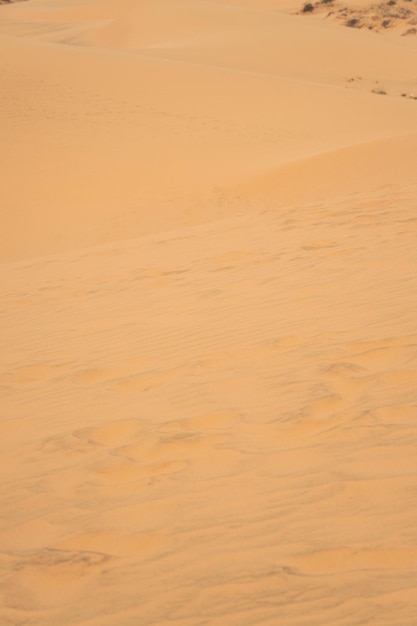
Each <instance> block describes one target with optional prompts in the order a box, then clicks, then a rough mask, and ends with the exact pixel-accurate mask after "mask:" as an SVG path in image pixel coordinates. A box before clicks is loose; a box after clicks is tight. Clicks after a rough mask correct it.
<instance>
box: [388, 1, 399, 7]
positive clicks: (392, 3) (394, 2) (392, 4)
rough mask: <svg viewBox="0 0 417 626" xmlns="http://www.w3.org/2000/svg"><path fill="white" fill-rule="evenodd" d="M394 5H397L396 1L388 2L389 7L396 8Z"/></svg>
mask: <svg viewBox="0 0 417 626" xmlns="http://www.w3.org/2000/svg"><path fill="white" fill-rule="evenodd" d="M394 4H397V3H396V1H395V0H388V2H387V5H388V6H389V7H393V6H394Z"/></svg>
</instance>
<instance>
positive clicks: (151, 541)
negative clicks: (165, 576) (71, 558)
mask: <svg viewBox="0 0 417 626" xmlns="http://www.w3.org/2000/svg"><path fill="white" fill-rule="evenodd" d="M166 542H167V538H166V537H165V535H163V534H158V533H149V532H143V533H129V532H126V533H116V532H107V531H105V532H103V531H97V532H86V533H81V534H79V535H76V536H75V537H71V538H70V539H66V540H65V541H62V542H61V543H60V544H59V545H60V547H62V548H65V549H67V550H77V551H83V552H84V551H88V552H98V553H104V554H107V555H111V556H118V557H124V556H127V557H132V556H140V557H144V556H146V555H148V554H152V553H154V552H156V551H158V550H159V549H160V548H161V547H163V546H164V545H165V544H166Z"/></svg>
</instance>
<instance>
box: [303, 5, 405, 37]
mask: <svg viewBox="0 0 417 626" xmlns="http://www.w3.org/2000/svg"><path fill="white" fill-rule="evenodd" d="M301 12H302V13H306V14H311V13H314V14H315V13H325V12H326V13H327V15H326V17H327V18H331V19H333V20H336V21H338V22H341V23H342V24H344V25H345V26H348V27H350V28H367V29H368V30H373V31H375V32H381V31H384V30H387V29H392V30H395V31H397V32H398V33H399V34H400V35H402V36H408V35H416V34H417V1H416V0H387V1H386V2H380V3H378V4H371V5H369V6H367V7H350V6H348V5H346V4H342V3H339V2H337V1H335V0H320V1H319V2H315V3H314V4H312V3H307V4H304V6H303V8H302V10H301Z"/></svg>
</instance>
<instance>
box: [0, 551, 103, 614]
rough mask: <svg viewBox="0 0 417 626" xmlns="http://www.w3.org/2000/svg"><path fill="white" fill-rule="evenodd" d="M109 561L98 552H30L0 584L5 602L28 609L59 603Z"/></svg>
mask: <svg viewBox="0 0 417 626" xmlns="http://www.w3.org/2000/svg"><path fill="white" fill-rule="evenodd" d="M109 560H110V557H109V556H108V555H106V554H100V553H97V552H80V551H70V550H52V549H46V550H42V551H41V552H37V553H31V554H29V555H27V556H26V557H24V558H22V559H21V560H20V561H18V562H17V564H16V565H15V567H14V573H13V574H12V576H11V577H10V578H9V579H8V580H7V581H6V582H5V583H4V584H3V585H2V588H1V592H2V596H3V601H4V604H5V605H6V606H8V607H10V608H19V609H20V610H22V609H24V610H27V611H33V610H40V609H43V608H48V607H54V606H62V604H63V603H65V602H70V601H71V599H72V597H74V595H75V594H77V592H79V590H80V588H81V587H83V585H85V583H86V582H87V581H88V579H90V578H91V577H93V576H96V575H97V574H99V573H100V572H101V571H103V568H104V567H105V566H106V564H107V563H108V562H109Z"/></svg>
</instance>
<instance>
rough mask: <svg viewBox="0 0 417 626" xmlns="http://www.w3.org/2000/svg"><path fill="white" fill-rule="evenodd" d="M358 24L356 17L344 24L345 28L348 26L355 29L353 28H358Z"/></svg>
mask: <svg viewBox="0 0 417 626" xmlns="http://www.w3.org/2000/svg"><path fill="white" fill-rule="evenodd" d="M358 24H359V20H358V19H357V18H356V17H352V18H351V19H350V20H348V21H347V22H346V26H349V28H355V26H358Z"/></svg>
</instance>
